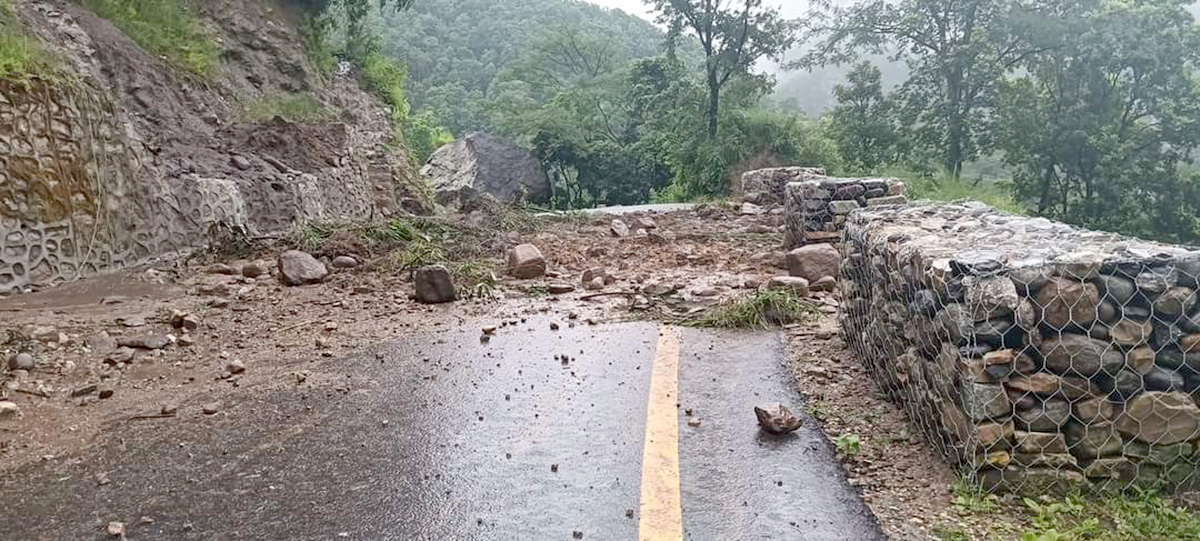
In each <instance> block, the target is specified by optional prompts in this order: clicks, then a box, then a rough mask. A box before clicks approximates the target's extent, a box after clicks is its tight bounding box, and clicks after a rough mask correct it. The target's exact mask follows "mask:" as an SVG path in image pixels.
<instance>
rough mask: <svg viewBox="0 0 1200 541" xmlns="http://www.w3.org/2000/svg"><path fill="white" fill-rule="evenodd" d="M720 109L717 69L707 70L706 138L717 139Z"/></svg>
mask: <svg viewBox="0 0 1200 541" xmlns="http://www.w3.org/2000/svg"><path fill="white" fill-rule="evenodd" d="M720 111H721V88H720V84H719V83H717V71H716V70H715V69H712V68H710V69H709V70H708V140H709V141H716V140H717V117H718V116H719V113H720Z"/></svg>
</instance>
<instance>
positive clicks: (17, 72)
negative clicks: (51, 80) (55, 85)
mask: <svg viewBox="0 0 1200 541" xmlns="http://www.w3.org/2000/svg"><path fill="white" fill-rule="evenodd" d="M56 66H57V61H56V58H55V57H54V56H53V55H52V54H50V53H49V51H47V50H46V47H45V46H44V45H43V44H42V42H41V41H39V40H38V39H37V38H36V37H34V36H31V35H29V33H28V32H26V31H25V29H24V28H22V27H21V23H20V21H18V20H17V17H16V13H14V12H13V7H12V4H11V3H10V2H9V1H8V0H0V79H3V80H8V81H25V80H27V79H28V78H29V77H30V76H33V75H37V76H43V77H44V76H46V75H49V74H51V73H53V72H54V69H55V67H56Z"/></svg>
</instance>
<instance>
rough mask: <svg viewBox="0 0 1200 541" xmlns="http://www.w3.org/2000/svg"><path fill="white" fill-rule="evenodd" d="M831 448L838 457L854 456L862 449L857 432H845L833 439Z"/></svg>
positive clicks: (860, 439)
mask: <svg viewBox="0 0 1200 541" xmlns="http://www.w3.org/2000/svg"><path fill="white" fill-rule="evenodd" d="M833 448H834V449H835V450H836V451H837V454H838V456H840V457H843V458H854V457H855V456H858V453H859V451H861V450H862V438H859V437H858V434H852V433H849V432H847V433H845V434H842V435H839V436H838V437H837V438H836V439H834V440H833Z"/></svg>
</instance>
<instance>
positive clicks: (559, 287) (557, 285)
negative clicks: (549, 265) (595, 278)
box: [546, 282, 575, 295]
mask: <svg viewBox="0 0 1200 541" xmlns="http://www.w3.org/2000/svg"><path fill="white" fill-rule="evenodd" d="M546 289H547V290H548V291H549V292H550V294H551V295H563V294H565V293H571V292H573V291H575V286H573V285H571V284H564V283H562V282H553V283H550V284H547V285H546Z"/></svg>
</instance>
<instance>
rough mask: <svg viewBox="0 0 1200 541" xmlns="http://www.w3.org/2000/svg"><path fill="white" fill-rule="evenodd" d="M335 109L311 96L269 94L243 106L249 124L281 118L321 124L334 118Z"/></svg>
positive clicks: (301, 93)
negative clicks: (331, 117)
mask: <svg viewBox="0 0 1200 541" xmlns="http://www.w3.org/2000/svg"><path fill="white" fill-rule="evenodd" d="M333 114H334V111H333V109H330V108H329V107H326V106H325V105H324V104H322V103H321V102H320V101H319V100H317V99H316V98H315V97H313V96H312V95H311V94H308V93H303V92H298V93H287V92H282V93H268V94H264V95H262V96H260V97H259V98H257V99H254V100H251V101H248V102H246V103H245V104H243V106H242V119H243V120H245V121H247V122H266V121H268V120H271V119H273V118H275V117H281V118H283V119H286V120H290V121H292V122H298V123H301V124H306V123H313V122H320V121H322V120H325V119H327V118H329V117H330V116H332V115H333Z"/></svg>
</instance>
